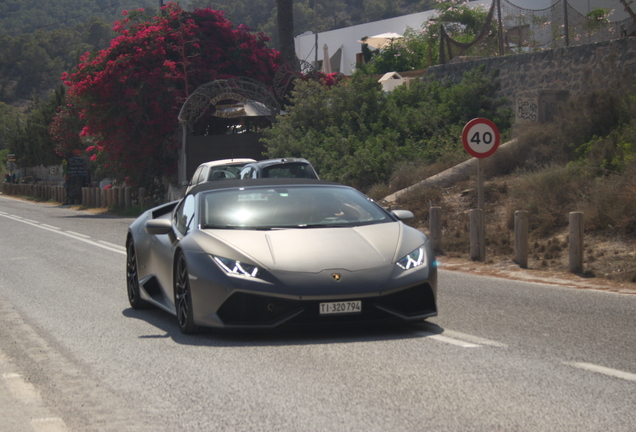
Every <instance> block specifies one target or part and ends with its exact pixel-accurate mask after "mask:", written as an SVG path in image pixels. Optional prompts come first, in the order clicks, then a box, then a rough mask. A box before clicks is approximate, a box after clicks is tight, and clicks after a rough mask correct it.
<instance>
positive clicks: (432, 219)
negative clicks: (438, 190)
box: [428, 207, 442, 252]
mask: <svg viewBox="0 0 636 432" xmlns="http://www.w3.org/2000/svg"><path fill="white" fill-rule="evenodd" d="M428 223H429V234H430V236H431V244H432V246H433V251H435V252H441V250H442V208H441V207H431V209H430V210H429V217H428Z"/></svg>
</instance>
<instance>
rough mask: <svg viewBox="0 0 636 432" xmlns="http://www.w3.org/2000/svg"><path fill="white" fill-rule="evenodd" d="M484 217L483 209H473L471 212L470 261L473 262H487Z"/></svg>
mask: <svg viewBox="0 0 636 432" xmlns="http://www.w3.org/2000/svg"><path fill="white" fill-rule="evenodd" d="M483 216H484V212H483V210H481V209H472V210H471V211H470V259H472V260H473V261H485V260H486V243H485V235H484V225H485V224H483V223H482V218H483Z"/></svg>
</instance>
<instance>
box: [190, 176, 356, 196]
mask: <svg viewBox="0 0 636 432" xmlns="http://www.w3.org/2000/svg"><path fill="white" fill-rule="evenodd" d="M306 185H314V186H342V187H347V188H348V187H349V186H346V185H343V184H341V183H336V182H330V181H326V180H316V179H308V178H287V177H286V178H259V179H242V180H240V179H228V180H223V181H216V182H206V183H200V184H198V185H197V186H195V187H193V188H192V189H191V190H190V192H189V195H195V194H198V193H201V192H206V191H211V190H219V189H235V188H241V187H268V186H306Z"/></svg>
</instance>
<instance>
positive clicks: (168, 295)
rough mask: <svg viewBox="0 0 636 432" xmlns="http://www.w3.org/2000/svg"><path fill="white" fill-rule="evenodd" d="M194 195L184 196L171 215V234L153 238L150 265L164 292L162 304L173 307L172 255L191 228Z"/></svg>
mask: <svg viewBox="0 0 636 432" xmlns="http://www.w3.org/2000/svg"><path fill="white" fill-rule="evenodd" d="M194 202H195V197H194V195H186V197H185V198H184V199H183V200H181V202H180V203H179V204H178V205H177V207H176V208H175V210H174V211H173V213H172V216H171V217H172V229H173V234H168V235H155V236H153V240H152V243H153V246H152V251H153V257H152V263H153V264H152V265H153V267H154V274H155V275H156V276H157V279H158V281H159V283H160V285H161V288H162V290H163V292H164V295H165V299H164V302H165V303H166V304H167V305H172V306H173V307H174V280H173V272H174V255H175V251H176V248H177V246H178V245H179V242H180V240H181V239H182V238H183V237H184V236H186V235H187V234H188V232H189V231H190V229H191V228H192V224H193V223H194V222H193V219H194V213H195V212H194Z"/></svg>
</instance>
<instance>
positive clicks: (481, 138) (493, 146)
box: [462, 118, 499, 159]
mask: <svg viewBox="0 0 636 432" xmlns="http://www.w3.org/2000/svg"><path fill="white" fill-rule="evenodd" d="M462 143H463V144H464V148H465V149H466V151H467V152H468V154H470V155H471V156H473V157H476V158H479V159H482V158H486V157H488V156H490V155H492V154H493V153H494V152H495V151H496V150H497V147H499V129H497V126H496V125H495V124H494V123H493V122H492V121H490V120H488V119H485V118H476V119H473V120H471V121H469V122H468V123H466V126H464V130H463V131H462Z"/></svg>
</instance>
